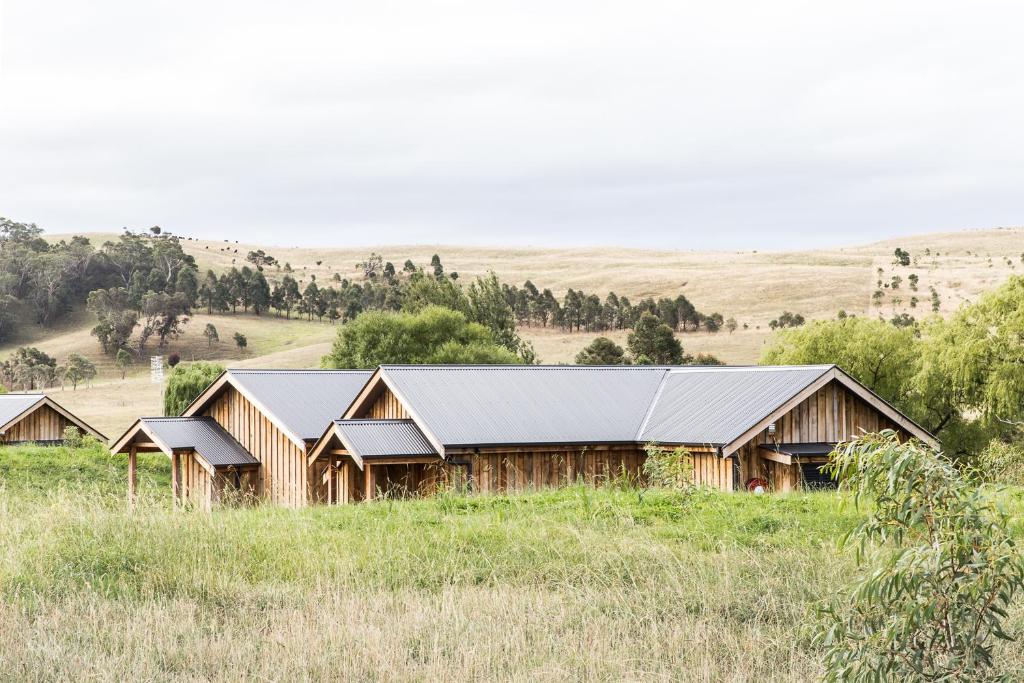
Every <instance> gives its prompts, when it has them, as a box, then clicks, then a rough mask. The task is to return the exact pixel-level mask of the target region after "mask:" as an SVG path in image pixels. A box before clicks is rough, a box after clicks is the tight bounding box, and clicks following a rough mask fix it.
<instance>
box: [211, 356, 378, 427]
mask: <svg viewBox="0 0 1024 683" xmlns="http://www.w3.org/2000/svg"><path fill="white" fill-rule="evenodd" d="M228 374H229V375H231V379H232V380H233V381H234V382H237V383H238V385H239V386H241V387H242V389H243V391H245V392H246V393H248V394H249V395H250V396H252V397H253V398H255V399H256V400H257V401H258V402H259V403H260V404H262V405H263V407H264V408H265V409H266V410H267V411H269V412H270V413H271V414H272V416H273V417H274V418H276V419H277V420H278V421H279V422H280V423H281V426H283V427H284V428H285V429H286V430H288V431H290V432H292V434H294V435H295V436H298V437H299V438H301V439H304V440H307V441H315V440H317V439H319V438H320V436H321V435H322V434H323V433H324V428H325V427H326V426H327V425H329V424H330V423H331V421H333V420H335V419H337V418H339V417H341V415H342V413H344V412H345V409H346V408H348V406H349V404H350V403H352V401H353V400H355V397H356V395H357V394H358V393H359V391H360V390H361V389H362V388H363V386H364V385H365V384H366V381H367V380H368V379H370V375H372V374H373V372H372V371H370V370H239V369H232V370H228Z"/></svg>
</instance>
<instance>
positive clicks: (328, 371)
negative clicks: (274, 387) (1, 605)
mask: <svg viewBox="0 0 1024 683" xmlns="http://www.w3.org/2000/svg"><path fill="white" fill-rule="evenodd" d="M226 372H230V373H233V374H256V373H261V372H263V373H280V374H282V375H285V374H287V375H302V374H324V375H341V374H351V373H361V374H366V373H371V372H373V370H362V369H359V368H227V370H226Z"/></svg>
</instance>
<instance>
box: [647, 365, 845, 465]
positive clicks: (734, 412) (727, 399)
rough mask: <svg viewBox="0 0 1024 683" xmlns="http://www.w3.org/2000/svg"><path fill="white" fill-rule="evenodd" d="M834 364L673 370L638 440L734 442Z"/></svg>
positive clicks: (686, 442) (684, 442)
mask: <svg viewBox="0 0 1024 683" xmlns="http://www.w3.org/2000/svg"><path fill="white" fill-rule="evenodd" d="M833 367H834V366H832V365H805V366H790V367H786V366H761V367H682V368H673V369H671V370H668V371H667V372H666V374H665V378H664V380H663V383H662V387H661V390H660V391H659V392H658V397H657V399H656V400H655V402H654V404H653V405H652V406H651V411H650V413H649V414H648V417H647V419H646V420H645V423H644V425H643V427H642V428H641V430H640V432H639V434H638V438H637V440H638V441H656V442H659V443H681V444H698V443H702V444H711V445H715V446H721V445H725V444H728V443H731V442H732V441H733V440H735V439H736V438H738V437H739V436H740V435H742V434H743V433H744V432H745V431H746V430H747V429H749V428H750V427H751V426H752V425H754V424H756V423H757V421H758V420H760V419H762V418H764V417H765V416H766V415H768V414H769V413H771V412H772V411H774V410H775V409H776V408H778V407H779V406H781V405H782V404H783V403H785V402H786V401H787V400H789V399H790V398H792V397H793V396H794V395H796V394H797V393H799V392H800V391H802V390H803V389H804V388H806V387H807V386H809V385H810V384H812V383H813V382H814V381H815V380H817V379H819V378H821V377H822V376H823V375H824V374H826V373H827V372H829V371H830V370H832V368H833Z"/></svg>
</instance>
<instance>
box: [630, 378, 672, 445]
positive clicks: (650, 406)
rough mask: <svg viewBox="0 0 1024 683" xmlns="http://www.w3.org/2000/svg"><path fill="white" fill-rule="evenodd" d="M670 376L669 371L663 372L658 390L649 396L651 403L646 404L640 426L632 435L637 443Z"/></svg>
mask: <svg viewBox="0 0 1024 683" xmlns="http://www.w3.org/2000/svg"><path fill="white" fill-rule="evenodd" d="M671 374H672V371H671V370H666V371H665V374H663V375H662V376H661V380H660V381H659V382H658V388H657V389H656V390H655V391H654V395H653V396H651V402H650V403H648V404H647V410H646V411H645V412H644V418H643V419H642V420H641V421H640V426H639V427H637V430H636V434H634V435H633V440H634V441H636V442H637V443H639V442H640V440H641V439H640V437H641V436H643V433H644V430H645V429H647V423H648V422H649V421H650V419H651V414H652V413H654V408H655V406H657V405H658V399H659V398H661V392H662V390H663V389H664V388H665V384H666V383H667V382H668V377H669V375H671Z"/></svg>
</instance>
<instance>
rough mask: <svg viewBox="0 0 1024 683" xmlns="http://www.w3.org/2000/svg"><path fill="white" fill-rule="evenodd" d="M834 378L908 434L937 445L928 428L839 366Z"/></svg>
mask: <svg viewBox="0 0 1024 683" xmlns="http://www.w3.org/2000/svg"><path fill="white" fill-rule="evenodd" d="M836 379H837V380H838V381H839V383H840V384H842V385H843V386H844V387H846V388H847V389H849V390H850V391H852V392H853V393H855V394H856V395H857V396H858V397H860V398H861V399H862V400H863V401H864V402H865V403H867V404H869V405H870V406H872V407H873V408H874V409H875V410H877V411H878V412H880V413H882V414H883V415H885V416H886V417H887V418H889V419H890V420H892V421H893V422H895V423H896V424H897V425H899V426H900V427H901V428H902V429H905V430H907V431H908V432H910V434H912V435H914V436H916V437H917V438H919V439H920V440H921V441H924V442H925V443H926V444H928V445H929V446H931V447H932V448H938V447H939V440H938V439H936V438H935V437H934V436H932V434H931V433H930V432H929V431H928V430H926V429H925V428H924V427H922V426H921V425H919V424H917V423H916V422H914V421H913V420H911V419H910V418H909V417H907V416H906V415H904V414H903V413H901V412H900V411H899V410H897V409H896V408H894V407H893V406H892V404H890V403H889V402H888V401H886V400H885V399H884V398H882V397H881V396H879V395H878V394H876V393H875V392H873V391H871V390H870V389H868V388H867V387H866V386H864V385H863V384H861V383H860V382H858V381H857V380H855V379H854V378H853V377H851V376H850V375H848V374H846V372H845V371H843V370H842V369H840V368H836Z"/></svg>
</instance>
